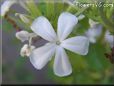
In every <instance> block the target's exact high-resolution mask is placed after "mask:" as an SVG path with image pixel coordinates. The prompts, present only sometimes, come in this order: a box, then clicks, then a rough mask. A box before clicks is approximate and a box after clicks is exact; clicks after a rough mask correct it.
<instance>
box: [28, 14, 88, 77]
mask: <svg viewBox="0 0 114 86" xmlns="http://www.w3.org/2000/svg"><path fill="white" fill-rule="evenodd" d="M77 22H78V20H77V18H76V16H74V15H72V14H70V13H67V12H64V13H62V14H61V15H60V16H59V18H58V27H57V28H58V29H57V34H56V33H55V31H54V29H53V27H52V25H51V24H50V22H49V21H48V19H47V18H45V17H43V16H41V17H38V18H37V19H35V20H34V22H33V23H32V25H31V29H32V30H33V32H35V33H36V34H38V35H39V36H41V37H42V38H44V39H45V40H47V41H49V43H47V44H46V45H44V46H42V47H40V48H37V49H34V50H33V52H32V53H31V55H30V61H31V63H32V64H33V66H34V67H35V68H36V69H38V70H40V69H42V68H43V67H44V66H45V65H46V64H47V63H48V61H50V60H51V58H52V56H53V55H54V54H55V60H54V66H53V69H54V73H55V74H56V75H57V76H61V77H62V76H67V75H69V74H71V73H72V67H71V64H70V62H69V59H68V56H67V54H66V52H65V50H64V48H65V49H67V50H70V51H72V52H74V53H77V54H80V55H86V54H87V53H88V46H89V40H88V39H87V38H86V37H84V36H76V37H72V38H68V39H66V38H67V37H68V35H69V34H70V33H71V32H72V30H73V27H74V26H75V25H76V24H77Z"/></svg>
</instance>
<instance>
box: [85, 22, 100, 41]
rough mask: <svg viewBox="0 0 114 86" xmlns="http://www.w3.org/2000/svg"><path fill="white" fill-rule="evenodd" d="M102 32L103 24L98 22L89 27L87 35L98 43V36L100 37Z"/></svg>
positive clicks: (90, 39)
mask: <svg viewBox="0 0 114 86" xmlns="http://www.w3.org/2000/svg"><path fill="white" fill-rule="evenodd" d="M101 33H102V25H100V24H97V25H94V26H93V27H91V28H89V29H88V30H87V31H86V33H85V35H86V36H87V37H88V39H89V41H90V42H91V43H96V38H97V37H99V36H100V35H101Z"/></svg>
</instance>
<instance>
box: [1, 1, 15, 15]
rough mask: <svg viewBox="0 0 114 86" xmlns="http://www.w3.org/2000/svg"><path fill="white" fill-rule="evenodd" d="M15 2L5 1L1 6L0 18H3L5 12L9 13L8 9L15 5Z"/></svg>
mask: <svg viewBox="0 0 114 86" xmlns="http://www.w3.org/2000/svg"><path fill="white" fill-rule="evenodd" d="M15 2H16V1H15V0H6V1H5V2H4V3H3V4H2V5H1V16H3V17H4V16H5V14H6V12H8V11H9V8H10V7H11V6H12V5H13V4H14V3H15Z"/></svg>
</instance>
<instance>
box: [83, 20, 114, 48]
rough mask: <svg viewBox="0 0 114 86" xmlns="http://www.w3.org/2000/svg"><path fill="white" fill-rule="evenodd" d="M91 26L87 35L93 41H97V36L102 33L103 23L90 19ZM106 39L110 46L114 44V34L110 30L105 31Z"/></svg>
mask: <svg viewBox="0 0 114 86" xmlns="http://www.w3.org/2000/svg"><path fill="white" fill-rule="evenodd" d="M89 24H90V28H89V29H88V31H87V32H85V35H86V36H87V37H88V39H89V41H90V42H91V43H96V40H97V38H98V37H99V36H100V35H101V34H102V27H103V26H102V25H101V24H99V22H95V21H93V20H91V19H89ZM104 39H105V41H106V42H107V43H109V45H110V47H113V46H114V35H111V34H110V32H109V31H108V30H107V31H106V33H105V38H104Z"/></svg>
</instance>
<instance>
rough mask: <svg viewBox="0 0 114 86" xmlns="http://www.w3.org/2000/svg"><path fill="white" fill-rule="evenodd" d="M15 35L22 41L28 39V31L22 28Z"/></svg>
mask: <svg viewBox="0 0 114 86" xmlns="http://www.w3.org/2000/svg"><path fill="white" fill-rule="evenodd" d="M15 35H16V37H17V38H18V39H19V40H21V41H22V42H24V41H26V40H28V39H29V32H27V31H24V30H22V31H19V32H17V33H16V34H15Z"/></svg>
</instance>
